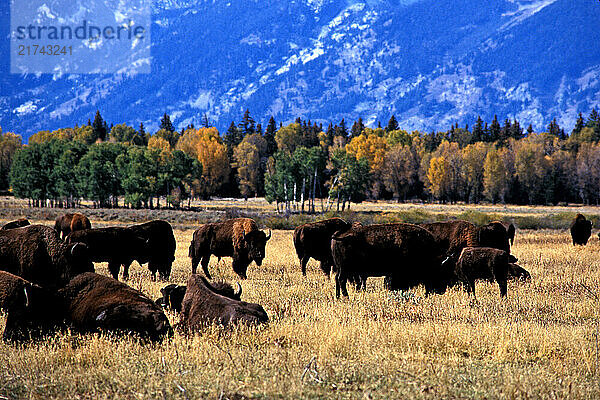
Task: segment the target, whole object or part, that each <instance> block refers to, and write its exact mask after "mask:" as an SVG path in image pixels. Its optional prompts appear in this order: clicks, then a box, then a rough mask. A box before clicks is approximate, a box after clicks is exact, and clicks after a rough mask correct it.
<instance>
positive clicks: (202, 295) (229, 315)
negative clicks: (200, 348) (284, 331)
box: [181, 274, 269, 332]
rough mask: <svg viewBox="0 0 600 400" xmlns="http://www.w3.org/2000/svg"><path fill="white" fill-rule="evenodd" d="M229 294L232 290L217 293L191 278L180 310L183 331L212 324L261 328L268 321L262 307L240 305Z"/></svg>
mask: <svg viewBox="0 0 600 400" xmlns="http://www.w3.org/2000/svg"><path fill="white" fill-rule="evenodd" d="M230 288H231V287H230ZM230 293H231V291H230V290H229V289H228V290H226V291H223V290H218V289H217V288H215V287H213V286H212V285H211V284H210V283H208V281H207V280H206V279H205V278H204V277H203V276H200V275H197V274H192V275H191V276H190V278H189V279H188V282H187V290H186V292H185V296H184V298H183V304H182V307H181V327H182V328H183V329H184V331H187V332H193V331H198V330H201V329H202V328H203V327H205V326H206V325H207V324H211V323H217V324H220V325H223V326H227V325H230V324H235V323H239V322H243V323H249V324H258V323H265V322H268V321H269V317H268V316H267V313H266V312H265V310H264V308H262V306H261V305H259V304H254V303H246V302H244V301H240V300H238V299H236V298H234V297H233V296H230V295H229V294H230Z"/></svg>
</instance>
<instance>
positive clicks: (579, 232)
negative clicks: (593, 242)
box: [571, 214, 592, 246]
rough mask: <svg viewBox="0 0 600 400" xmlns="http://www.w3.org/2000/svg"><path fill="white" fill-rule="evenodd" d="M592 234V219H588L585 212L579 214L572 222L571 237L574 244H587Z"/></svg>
mask: <svg viewBox="0 0 600 400" xmlns="http://www.w3.org/2000/svg"><path fill="white" fill-rule="evenodd" d="M591 235H592V221H589V220H587V219H586V218H585V217H584V216H583V214H577V215H576V216H575V219H574V220H573V222H572V223H571V238H572V239H573V246H575V245H580V246H585V245H586V244H587V242H588V240H589V239H590V236H591Z"/></svg>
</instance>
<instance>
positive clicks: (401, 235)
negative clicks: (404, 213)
mask: <svg viewBox="0 0 600 400" xmlns="http://www.w3.org/2000/svg"><path fill="white" fill-rule="evenodd" d="M331 250H332V255H333V262H334V264H335V270H336V276H335V283H336V297H339V296H340V291H341V292H342V294H343V295H344V296H348V292H347V290H346V281H347V280H349V279H350V278H351V277H360V278H361V279H363V280H364V279H366V277H369V276H386V277H387V281H388V282H389V288H390V289H392V290H406V289H409V288H412V287H414V286H418V285H420V284H423V285H424V286H425V289H426V291H427V293H430V292H436V293H443V292H444V291H445V290H446V286H447V284H448V279H449V278H450V277H451V275H450V274H449V272H450V271H446V272H445V271H443V270H442V267H441V261H442V254H441V252H440V250H439V249H438V247H437V245H436V242H435V239H434V238H433V235H432V234H431V233H429V232H428V231H427V230H425V229H423V228H421V227H419V226H417V225H412V224H381V225H369V226H352V228H350V229H349V230H347V231H345V232H338V233H336V234H334V235H333V237H332V239H331Z"/></svg>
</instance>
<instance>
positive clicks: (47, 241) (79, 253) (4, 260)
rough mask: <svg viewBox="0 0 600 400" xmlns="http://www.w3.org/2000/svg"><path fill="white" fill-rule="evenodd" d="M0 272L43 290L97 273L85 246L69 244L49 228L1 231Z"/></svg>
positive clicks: (36, 227)
mask: <svg viewBox="0 0 600 400" xmlns="http://www.w3.org/2000/svg"><path fill="white" fill-rule="evenodd" d="M0 269H2V270H4V271H7V272H10V273H13V274H15V275H18V276H20V277H21V278H23V279H26V280H28V281H30V282H33V283H37V284H39V285H41V286H54V287H56V286H61V285H64V284H65V283H67V282H68V281H69V280H71V278H73V277H74V276H75V275H77V274H80V273H82V272H90V271H94V265H93V264H92V262H91V260H90V254H89V251H88V248H87V246H86V245H84V244H79V243H71V244H67V243H65V242H63V241H62V240H60V238H59V236H58V233H57V232H56V231H55V230H54V229H52V228H49V227H47V226H42V225H29V226H26V227H23V228H19V229H7V230H0Z"/></svg>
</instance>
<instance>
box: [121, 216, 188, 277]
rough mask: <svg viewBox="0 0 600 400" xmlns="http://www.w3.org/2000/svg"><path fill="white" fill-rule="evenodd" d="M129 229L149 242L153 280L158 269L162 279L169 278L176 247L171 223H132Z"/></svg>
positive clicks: (149, 264)
mask: <svg viewBox="0 0 600 400" xmlns="http://www.w3.org/2000/svg"><path fill="white" fill-rule="evenodd" d="M129 229H131V230H132V231H133V233H134V234H135V235H136V236H138V237H141V238H142V239H144V240H146V242H147V243H148V254H147V258H148V269H149V270H150V272H151V273H152V280H156V272H157V271H158V274H159V277H160V278H161V279H164V280H167V279H169V276H170V275H171V266H172V265H173V261H175V248H176V242H175V235H174V234H173V228H172V227H171V224H169V223H168V222H167V221H162V220H155V221H150V222H146V223H144V224H139V225H132V226H130V227H129Z"/></svg>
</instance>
